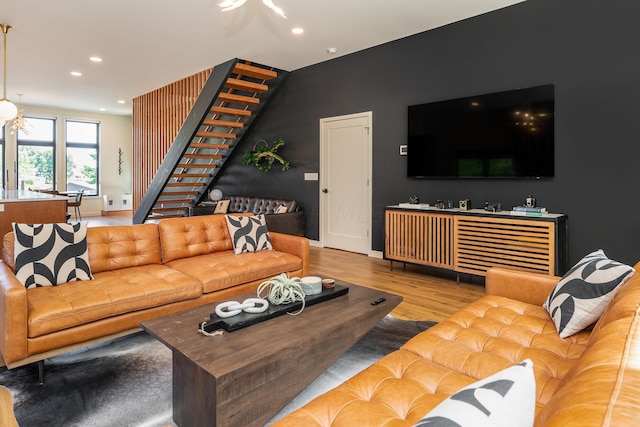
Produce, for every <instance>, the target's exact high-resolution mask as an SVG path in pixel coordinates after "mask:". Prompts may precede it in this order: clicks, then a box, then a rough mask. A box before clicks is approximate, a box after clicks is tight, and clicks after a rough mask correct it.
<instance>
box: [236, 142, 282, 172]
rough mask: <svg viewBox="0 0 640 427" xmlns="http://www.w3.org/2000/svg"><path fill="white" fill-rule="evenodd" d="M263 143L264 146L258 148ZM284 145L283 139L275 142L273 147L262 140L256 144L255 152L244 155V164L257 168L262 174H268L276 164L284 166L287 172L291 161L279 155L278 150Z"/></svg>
mask: <svg viewBox="0 0 640 427" xmlns="http://www.w3.org/2000/svg"><path fill="white" fill-rule="evenodd" d="M261 143H262V145H261V146H260V147H258V144H261ZM283 145H284V140H283V139H282V138H279V139H276V140H275V141H273V145H272V146H271V147H269V144H268V143H267V142H266V141H265V140H263V139H261V140H260V141H258V142H256V145H255V146H254V147H253V151H247V152H246V153H244V164H245V165H247V166H255V167H257V168H258V169H260V170H261V171H262V172H268V171H269V170H270V169H271V166H273V164H274V163H275V162H279V163H280V164H281V165H282V170H283V171H286V170H287V169H289V161H288V160H285V159H284V158H282V156H281V155H280V154H278V149H279V148H280V147H281V146H283Z"/></svg>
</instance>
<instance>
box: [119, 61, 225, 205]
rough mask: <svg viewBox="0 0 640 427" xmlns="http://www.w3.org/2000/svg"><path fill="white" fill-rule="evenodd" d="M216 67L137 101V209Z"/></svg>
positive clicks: (134, 109)
mask: <svg viewBox="0 0 640 427" xmlns="http://www.w3.org/2000/svg"><path fill="white" fill-rule="evenodd" d="M212 70H213V68H209V69H207V70H204V71H201V72H199V73H196V74H194V75H192V76H189V77H186V78H184V79H182V80H178V81H176V82H173V83H170V84H168V85H166V86H164V87H161V88H159V89H156V90H154V91H152V92H149V93H146V94H144V95H140V96H139V97H136V98H134V99H133V117H132V121H133V135H132V141H133V164H134V165H136V166H137V167H138V171H137V173H134V174H133V210H134V211H135V210H136V209H138V206H139V205H140V201H141V200H142V197H143V196H144V194H145V192H146V191H147V188H148V187H149V184H150V183H151V181H152V180H153V177H154V176H155V174H156V171H157V170H158V168H159V167H160V164H161V163H162V160H163V159H164V156H165V155H166V154H167V152H168V151H169V147H171V144H172V143H173V140H174V139H175V137H176V135H177V134H178V131H179V130H180V127H181V126H182V124H183V123H184V121H185V119H186V118H187V115H188V114H189V111H191V108H192V107H193V104H194V103H195V101H196V99H197V98H198V95H200V92H201V91H202V88H203V87H204V84H205V83H206V81H207V79H208V78H209V75H210V74H211V71H212Z"/></svg>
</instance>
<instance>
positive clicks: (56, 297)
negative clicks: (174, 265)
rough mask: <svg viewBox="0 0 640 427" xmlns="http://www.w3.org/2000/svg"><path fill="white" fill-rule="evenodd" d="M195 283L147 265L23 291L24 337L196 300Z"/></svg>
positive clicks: (198, 293)
mask: <svg viewBox="0 0 640 427" xmlns="http://www.w3.org/2000/svg"><path fill="white" fill-rule="evenodd" d="M201 295H202V285H201V283H200V282H199V281H198V280H197V279H195V278H193V277H190V276H188V275H186V274H183V273H181V272H179V271H176V270H173V269H171V268H169V267H166V266H163V265H159V264H151V265H148V266H143V267H135V268H123V269H118V270H113V271H105V272H100V273H96V274H94V280H91V281H80V282H70V283H65V284H63V285H59V286H55V287H40V288H34V289H28V290H27V311H28V318H27V324H28V331H27V335H28V337H29V338H35V337H38V336H41V335H45V334H48V333H51V332H55V331H59V330H62V329H66V328H71V327H74V326H78V325H83V324H86V323H90V322H93V321H96V320H99V319H104V318H107V317H112V316H117V315H119V314H123V313H129V312H132V311H136V310H143V309H146V308H151V307H156V306H159V305H163V304H169V303H172V302H177V301H184V300H188V299H193V298H199V297H200V296H201Z"/></svg>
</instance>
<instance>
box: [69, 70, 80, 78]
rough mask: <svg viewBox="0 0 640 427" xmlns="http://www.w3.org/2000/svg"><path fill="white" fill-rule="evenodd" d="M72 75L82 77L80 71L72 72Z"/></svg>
mask: <svg viewBox="0 0 640 427" xmlns="http://www.w3.org/2000/svg"><path fill="white" fill-rule="evenodd" d="M70 74H71V75H72V76H74V77H80V76H81V75H82V73H81V72H80V71H72V72H71V73H70Z"/></svg>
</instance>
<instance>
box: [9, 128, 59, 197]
mask: <svg viewBox="0 0 640 427" xmlns="http://www.w3.org/2000/svg"><path fill="white" fill-rule="evenodd" d="M24 120H25V123H26V126H27V129H28V134H27V133H26V132H23V131H21V130H18V176H17V180H18V181H17V182H18V188H19V189H25V190H27V189H29V188H32V189H38V190H53V189H54V188H55V186H56V185H55V145H56V138H55V134H56V133H55V128H56V120H55V119H45V118H35V117H25V118H24Z"/></svg>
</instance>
